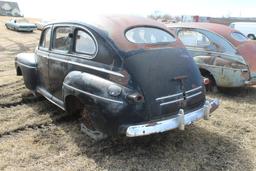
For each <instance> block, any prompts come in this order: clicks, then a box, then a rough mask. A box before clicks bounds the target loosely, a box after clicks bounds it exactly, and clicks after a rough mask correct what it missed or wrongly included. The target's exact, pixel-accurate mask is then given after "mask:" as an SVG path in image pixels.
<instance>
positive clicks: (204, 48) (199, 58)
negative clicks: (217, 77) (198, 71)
mask: <svg viewBox="0 0 256 171" xmlns="http://www.w3.org/2000/svg"><path fill="white" fill-rule="evenodd" d="M177 35H178V37H179V38H180V40H181V41H182V42H183V44H184V45H185V46H186V48H187V50H188V51H189V53H190V54H191V56H192V57H193V58H194V60H195V61H196V63H197V64H200V65H201V64H206V65H212V64H213V61H214V59H215V57H216V56H217V54H216V53H215V52H216V51H217V48H218V45H216V44H215V43H214V42H212V41H211V40H210V39H209V38H208V37H207V36H206V35H205V34H203V33H202V32H200V30H198V29H187V28H182V29H180V30H179V31H178V34H177Z"/></svg>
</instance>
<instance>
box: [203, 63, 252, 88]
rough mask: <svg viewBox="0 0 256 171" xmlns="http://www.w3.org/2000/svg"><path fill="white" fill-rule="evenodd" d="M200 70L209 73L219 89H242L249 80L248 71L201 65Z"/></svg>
mask: <svg viewBox="0 0 256 171" xmlns="http://www.w3.org/2000/svg"><path fill="white" fill-rule="evenodd" d="M199 68H201V69H204V70H207V71H209V73H211V75H212V76H213V78H214V80H215V82H216V84H217V86H219V87H242V86H245V83H246V81H248V79H249V74H248V71H247V70H244V71H243V70H241V69H235V68H229V67H223V66H214V65H200V66H199Z"/></svg>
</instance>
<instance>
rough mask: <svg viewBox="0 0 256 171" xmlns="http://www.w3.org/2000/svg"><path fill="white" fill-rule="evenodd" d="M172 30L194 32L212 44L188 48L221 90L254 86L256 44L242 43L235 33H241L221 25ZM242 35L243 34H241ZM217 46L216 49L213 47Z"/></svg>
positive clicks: (184, 26)
mask: <svg viewBox="0 0 256 171" xmlns="http://www.w3.org/2000/svg"><path fill="white" fill-rule="evenodd" d="M168 27H169V28H170V29H172V30H174V31H176V33H177V34H179V32H180V31H184V32H185V31H186V30H189V31H193V32H197V33H200V34H202V35H204V36H206V37H207V38H208V39H209V41H210V42H211V44H210V45H209V46H205V47H190V46H186V47H187V49H188V50H189V53H190V54H191V55H192V56H193V57H194V60H195V61H196V63H197V64H198V66H199V68H200V69H201V70H203V71H207V72H209V73H210V74H211V75H212V76H213V78H214V80H215V82H216V84H217V85H218V86H220V87H242V86H247V85H251V84H254V79H255V69H256V60H255V59H256V57H255V55H254V54H255V52H256V51H255V50H256V43H255V42H252V41H249V40H245V41H238V40H236V39H235V38H233V37H232V33H239V32H238V31H236V30H234V29H232V28H229V27H227V26H224V25H220V24H212V23H184V24H171V25H169V26H168ZM239 34H240V33H239ZM212 44H214V45H215V46H212Z"/></svg>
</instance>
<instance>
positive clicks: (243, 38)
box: [231, 32, 248, 42]
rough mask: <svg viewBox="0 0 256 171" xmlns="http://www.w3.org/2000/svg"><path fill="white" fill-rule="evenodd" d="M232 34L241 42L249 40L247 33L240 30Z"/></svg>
mask: <svg viewBox="0 0 256 171" xmlns="http://www.w3.org/2000/svg"><path fill="white" fill-rule="evenodd" d="M231 36H232V37H233V38H234V39H235V40H237V41H239V42H244V41H246V40H248V38H247V37H246V36H245V35H243V34H242V33H239V32H233V33H231Z"/></svg>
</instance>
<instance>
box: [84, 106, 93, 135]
mask: <svg viewBox="0 0 256 171" xmlns="http://www.w3.org/2000/svg"><path fill="white" fill-rule="evenodd" d="M81 116H82V117H81V122H82V123H83V124H84V125H85V126H86V128H88V129H90V130H95V127H94V126H93V122H92V117H91V114H90V113H89V111H88V110H87V109H86V108H84V109H83V110H82V112H81Z"/></svg>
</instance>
